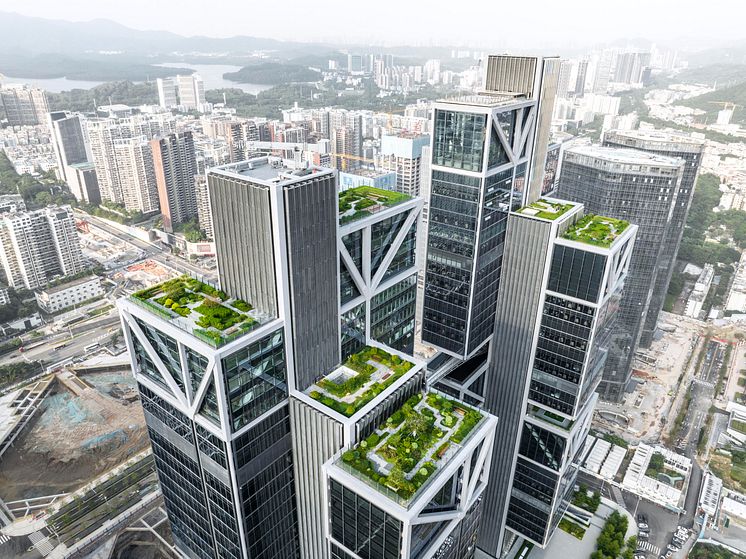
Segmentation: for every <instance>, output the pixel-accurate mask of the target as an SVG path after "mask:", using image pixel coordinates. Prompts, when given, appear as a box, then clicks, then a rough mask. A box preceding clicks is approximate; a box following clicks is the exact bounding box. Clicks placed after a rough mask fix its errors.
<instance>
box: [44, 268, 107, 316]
mask: <svg viewBox="0 0 746 559" xmlns="http://www.w3.org/2000/svg"><path fill="white" fill-rule="evenodd" d="M103 294H104V289H103V287H101V278H99V277H98V276H86V277H84V278H80V279H76V280H73V281H70V282H67V283H61V284H59V285H56V286H54V287H50V288H47V289H42V290H39V291H37V292H36V303H37V304H38V305H39V308H40V309H42V310H43V311H45V312H48V313H55V312H58V311H61V310H64V309H67V308H69V307H72V306H74V305H79V304H80V303H84V302H85V301H90V300H91V299H95V298H96V297H101V296H103Z"/></svg>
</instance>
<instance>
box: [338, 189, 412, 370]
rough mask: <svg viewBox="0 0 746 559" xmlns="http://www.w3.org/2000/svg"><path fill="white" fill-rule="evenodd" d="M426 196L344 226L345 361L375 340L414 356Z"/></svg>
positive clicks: (341, 255) (341, 267) (341, 237)
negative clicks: (419, 248)
mask: <svg viewBox="0 0 746 559" xmlns="http://www.w3.org/2000/svg"><path fill="white" fill-rule="evenodd" d="M422 207H423V201H422V199H421V198H409V199H407V200H406V201H404V202H402V203H399V204H398V205H395V206H393V207H391V208H388V209H385V210H383V211H380V212H378V213H371V214H370V215H368V216H363V217H360V218H357V219H354V220H345V221H344V222H343V223H340V226H339V243H338V247H339V271H340V273H339V290H340V292H339V295H340V312H339V316H340V332H341V357H342V361H344V360H345V359H347V358H348V357H349V356H350V355H352V354H354V353H357V352H358V351H359V350H360V349H361V348H362V347H364V346H365V345H366V344H367V343H368V342H369V341H370V340H375V341H377V342H379V343H382V344H384V345H385V346H387V347H391V348H393V349H396V350H399V351H401V352H403V353H406V354H409V355H412V354H413V353H414V336H415V314H416V300H417V239H418V230H419V227H420V219H421V213H422Z"/></svg>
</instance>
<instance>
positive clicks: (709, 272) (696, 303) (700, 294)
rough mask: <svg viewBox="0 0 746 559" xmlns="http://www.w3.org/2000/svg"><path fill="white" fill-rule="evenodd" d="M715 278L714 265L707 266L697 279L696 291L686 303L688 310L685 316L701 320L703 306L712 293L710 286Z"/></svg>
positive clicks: (685, 311)
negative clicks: (700, 314)
mask: <svg viewBox="0 0 746 559" xmlns="http://www.w3.org/2000/svg"><path fill="white" fill-rule="evenodd" d="M714 277H715V268H714V267H713V266H712V264H705V267H704V269H703V270H702V273H701V274H699V277H698V278H697V283H695V284H694V289H692V293H691V294H690V295H689V299H687V301H686V309H685V310H684V314H685V315H686V316H689V317H691V318H699V313H701V312H702V305H703V304H704V302H705V299H706V298H707V294H708V293H709V292H710V286H712V279H713V278H714Z"/></svg>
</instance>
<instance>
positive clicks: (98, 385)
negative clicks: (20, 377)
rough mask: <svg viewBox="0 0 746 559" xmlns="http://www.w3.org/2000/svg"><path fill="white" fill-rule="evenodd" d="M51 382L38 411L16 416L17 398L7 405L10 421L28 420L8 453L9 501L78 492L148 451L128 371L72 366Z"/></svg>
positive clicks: (2, 459)
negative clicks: (128, 458) (15, 404)
mask: <svg viewBox="0 0 746 559" xmlns="http://www.w3.org/2000/svg"><path fill="white" fill-rule="evenodd" d="M94 371H95V369H94ZM46 380H47V381H48V385H47V386H46V387H45V388H44V395H43V397H42V398H41V400H39V399H38V398H37V400H36V401H35V408H34V411H32V412H31V413H29V412H28V410H26V409H24V410H23V411H20V413H17V412H15V410H16V409H17V407H15V406H13V402H16V401H17V399H16V398H13V397H12V395H9V396H11V397H10V398H5V399H4V400H3V401H2V402H4V403H5V405H6V407H5V413H4V415H5V416H7V417H8V419H9V421H12V422H14V423H19V425H20V421H19V420H18V418H19V417H20V418H22V421H23V424H22V425H20V429H19V430H18V431H19V432H16V433H15V434H14V437H13V440H12V441H11V442H9V444H7V446H4V447H3V448H4V451H3V453H2V454H1V455H0V488H1V489H0V498H1V499H2V500H3V501H5V502H6V503H8V502H13V501H18V500H22V499H29V498H36V497H42V496H45V495H55V494H62V493H70V492H72V491H74V490H75V489H77V488H79V487H80V486H82V485H84V484H86V483H87V482H88V481H90V480H91V479H92V478H95V477H96V476H98V475H100V474H102V473H104V472H106V471H107V470H109V469H110V468H112V467H114V466H116V465H117V464H119V463H121V462H123V461H124V460H126V459H127V457H129V456H131V455H132V454H135V453H137V452H140V451H142V450H143V449H145V448H147V447H148V439H147V432H146V430H145V422H144V418H143V415H142V410H141V408H140V405H139V402H138V400H137V392H136V389H135V386H134V380H133V378H132V375H131V374H130V372H129V370H128V369H122V370H118V371H106V372H89V371H87V370H86V369H85V368H80V369H78V370H77V371H76V370H75V369H72V368H66V369H63V370H61V371H58V372H56V373H54V374H53V375H51V376H50V377H46ZM24 392H28V390H27V389H26V388H23V389H21V390H19V394H20V395H23V393H24ZM7 435H8V438H9V436H10V433H7ZM4 439H5V438H4Z"/></svg>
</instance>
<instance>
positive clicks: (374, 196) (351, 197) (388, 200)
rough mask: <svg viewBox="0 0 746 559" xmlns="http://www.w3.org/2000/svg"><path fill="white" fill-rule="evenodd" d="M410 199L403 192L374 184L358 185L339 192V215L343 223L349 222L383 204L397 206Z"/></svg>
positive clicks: (384, 205)
mask: <svg viewBox="0 0 746 559" xmlns="http://www.w3.org/2000/svg"><path fill="white" fill-rule="evenodd" d="M409 199H410V197H409V196H408V195H406V194H403V193H401V192H394V191H393V190H383V189H381V188H376V187H374V186H358V187H355V188H350V189H349V190H345V191H344V192H340V193H339V215H340V218H341V222H342V223H348V222H350V221H354V220H356V219H359V218H361V217H364V216H366V215H368V214H370V213H372V212H373V211H374V210H375V209H376V208H380V207H381V206H383V207H389V206H395V205H396V204H400V203H401V202H405V201H407V200H409Z"/></svg>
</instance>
